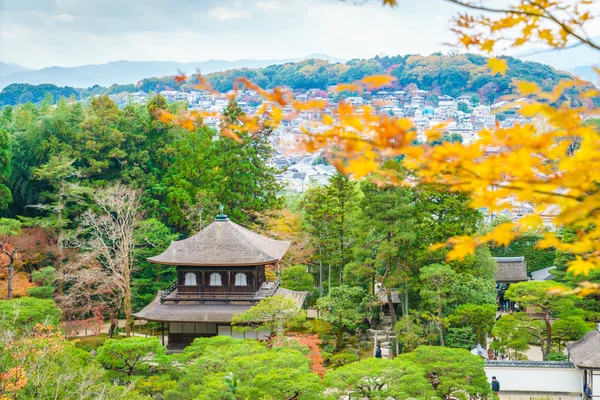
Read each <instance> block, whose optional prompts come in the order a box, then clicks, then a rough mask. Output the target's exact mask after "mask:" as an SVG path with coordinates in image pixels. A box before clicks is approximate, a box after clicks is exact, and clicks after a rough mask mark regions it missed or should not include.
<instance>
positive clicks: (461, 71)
mask: <svg viewBox="0 0 600 400" xmlns="http://www.w3.org/2000/svg"><path fill="white" fill-rule="evenodd" d="M504 59H505V60H506V61H507V63H508V66H509V69H508V70H507V74H506V76H499V75H497V76H494V75H493V74H492V73H491V72H490V70H489V68H487V60H488V59H487V58H486V57H483V56H480V55H476V54H469V53H467V54H458V53H452V54H442V53H434V54H431V55H429V56H421V55H405V56H401V55H398V56H393V57H390V56H383V57H380V56H376V57H375V58H370V59H353V60H350V61H348V62H346V63H330V62H328V61H324V60H318V59H310V60H305V61H300V62H291V63H286V64H282V65H271V66H268V67H266V68H255V69H251V68H242V69H232V70H228V71H223V72H214V73H211V74H208V75H207V76H206V78H207V79H208V81H209V82H210V83H211V84H212V85H213V87H214V88H215V89H217V90H218V91H221V92H227V91H229V90H232V89H233V82H234V79H235V78H239V77H242V76H245V77H247V78H249V79H250V80H252V81H253V82H254V83H256V84H258V85H260V86H261V87H264V88H274V87H277V86H288V87H290V88H292V89H298V90H306V89H322V90H325V89H327V88H328V87H329V86H332V85H336V84H338V83H351V82H354V81H357V80H360V79H362V78H365V77H367V76H370V75H375V74H391V75H392V76H394V77H396V78H397V81H396V82H395V86H396V87H397V88H404V87H406V86H408V85H409V84H411V83H413V84H415V85H417V86H418V88H419V89H422V90H427V91H431V92H434V93H437V94H445V95H449V96H452V97H457V96H459V95H460V94H462V93H463V92H477V91H478V90H480V89H482V88H484V89H485V88H487V89H488V90H493V91H495V92H496V93H497V95H503V94H508V93H511V90H512V86H511V82H512V81H513V80H515V79H516V80H525V81H530V82H536V83H538V84H539V85H540V86H541V87H542V88H543V89H544V90H550V89H551V88H552V87H554V86H555V85H556V84H557V83H558V82H559V81H560V80H561V79H571V78H572V75H571V74H569V73H567V72H563V71H558V70H556V69H554V68H552V67H550V66H548V65H543V64H540V63H535V62H528V61H521V60H519V59H516V58H513V57H504ZM173 72H174V73H175V72H176V71H173ZM194 83H197V82H196V80H195V78H194V77H192V78H190V79H189V80H188V81H186V82H184V83H182V84H178V83H177V81H176V79H175V77H174V76H166V77H151V78H146V79H143V80H141V81H140V82H138V83H137V84H136V85H133V84H130V85H116V84H115V85H112V86H110V87H108V88H105V87H101V86H97V85H96V86H93V87H90V88H87V89H76V88H70V87H64V88H60V87H57V86H55V85H50V84H46V85H29V84H12V85H9V86H7V87H6V88H4V90H3V91H2V92H0V106H2V105H15V104H20V103H26V102H28V101H31V102H34V103H38V102H41V101H42V100H43V99H44V97H45V96H46V94H47V93H48V94H50V95H52V97H53V98H54V99H55V100H58V99H59V98H60V97H62V96H64V97H70V96H75V98H76V99H80V98H85V97H89V96H93V95H97V94H108V95H110V94H115V93H119V92H135V91H138V90H139V91H142V92H146V93H151V92H160V91H162V90H175V89H178V90H183V91H189V90H194V88H193V84H194Z"/></svg>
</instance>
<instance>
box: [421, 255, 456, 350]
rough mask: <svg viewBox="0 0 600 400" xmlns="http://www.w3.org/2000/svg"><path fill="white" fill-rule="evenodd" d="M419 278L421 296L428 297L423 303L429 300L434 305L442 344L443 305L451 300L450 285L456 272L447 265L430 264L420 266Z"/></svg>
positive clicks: (442, 343)
mask: <svg viewBox="0 0 600 400" xmlns="http://www.w3.org/2000/svg"><path fill="white" fill-rule="evenodd" d="M419 278H420V280H421V285H422V286H421V287H422V288H421V298H422V299H428V301H425V302H424V304H427V303H428V302H430V303H433V305H434V309H433V310H434V311H435V312H436V314H437V315H436V318H435V323H436V325H437V329H438V334H439V339H440V345H441V346H444V306H445V305H446V304H448V302H449V301H451V300H452V297H451V296H452V286H453V284H454V283H455V282H456V279H457V276H456V273H455V272H454V271H453V270H452V268H451V267H450V266H448V265H445V264H432V265H429V266H427V267H423V268H421V273H420V275H419Z"/></svg>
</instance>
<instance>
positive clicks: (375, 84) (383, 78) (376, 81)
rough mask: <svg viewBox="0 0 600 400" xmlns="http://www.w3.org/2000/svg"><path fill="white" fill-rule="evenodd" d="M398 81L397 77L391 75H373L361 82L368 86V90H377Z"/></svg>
mask: <svg viewBox="0 0 600 400" xmlns="http://www.w3.org/2000/svg"><path fill="white" fill-rule="evenodd" d="M395 80H396V78H395V77H393V76H391V75H371V76H367V77H366V78H363V79H361V80H360V81H361V82H362V83H364V84H365V85H367V89H369V90H370V89H377V88H380V87H382V86H385V85H389V84H390V83H392V82H394V81H395Z"/></svg>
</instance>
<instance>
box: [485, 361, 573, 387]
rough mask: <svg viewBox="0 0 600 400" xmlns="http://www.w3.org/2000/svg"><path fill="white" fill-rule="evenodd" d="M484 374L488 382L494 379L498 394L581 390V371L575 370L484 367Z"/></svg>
mask: <svg viewBox="0 0 600 400" xmlns="http://www.w3.org/2000/svg"><path fill="white" fill-rule="evenodd" d="M485 374H486V375H487V377H488V381H489V382H491V381H492V376H495V377H496V379H497V380H498V381H499V382H500V392H503V391H509V392H546V393H548V392H554V393H581V391H582V389H583V371H581V370H578V369H575V368H527V367H513V368H510V367H487V366H486V367H485ZM490 384H491V383H490Z"/></svg>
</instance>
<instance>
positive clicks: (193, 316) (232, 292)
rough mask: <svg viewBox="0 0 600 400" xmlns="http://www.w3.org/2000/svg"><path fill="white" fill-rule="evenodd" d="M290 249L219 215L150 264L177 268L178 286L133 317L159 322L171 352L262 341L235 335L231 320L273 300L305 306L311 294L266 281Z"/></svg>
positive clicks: (251, 335) (259, 334)
mask: <svg viewBox="0 0 600 400" xmlns="http://www.w3.org/2000/svg"><path fill="white" fill-rule="evenodd" d="M289 245H290V244H289V243H288V242H284V241H280V240H274V239H270V238H267V237H264V236H261V235H258V234H256V233H254V232H252V231H250V230H248V229H246V228H243V227H242V226H240V225H238V224H236V223H234V222H232V221H230V220H229V219H228V218H227V216H226V215H223V214H220V215H218V216H217V218H216V219H215V221H214V222H213V223H211V224H210V225H209V226H207V227H206V228H204V229H203V230H201V231H200V232H198V233H196V234H195V235H193V236H191V237H189V238H187V239H184V240H179V241H175V242H172V243H171V244H170V246H169V248H168V249H167V250H165V251H164V252H163V253H161V254H159V255H157V256H154V257H151V258H148V261H150V262H151V263H155V264H162V265H174V266H176V271H177V272H176V273H177V281H176V282H174V283H173V284H172V285H171V286H170V287H169V288H168V289H167V290H164V291H161V292H159V293H158V295H157V296H156V298H155V299H154V300H153V301H152V302H151V303H150V304H148V305H147V306H146V307H145V308H144V309H142V310H141V311H139V312H137V313H135V314H133V317H135V318H137V319H143V320H147V321H155V322H160V325H161V337H162V343H163V345H165V344H166V346H167V349H168V350H169V351H170V352H176V351H181V350H182V349H183V348H184V347H185V346H187V345H188V344H190V343H191V342H192V341H193V340H194V339H195V338H197V337H210V336H217V335H225V336H233V337H236V338H246V339H259V340H260V339H263V338H265V337H266V332H260V331H248V332H235V331H233V330H232V327H231V320H232V318H233V316H234V315H235V314H238V313H243V312H244V311H246V310H248V309H249V308H250V307H252V306H253V305H254V304H256V303H258V302H259V301H260V300H262V299H265V298H267V297H270V296H277V295H282V296H284V297H288V298H291V299H293V300H294V301H295V302H296V304H297V306H298V307H299V308H300V307H301V306H302V304H303V303H304V299H305V298H306V295H307V292H297V291H293V290H288V289H284V288H282V287H280V286H279V280H278V279H277V280H275V281H267V279H266V275H265V269H266V268H269V267H273V266H275V265H276V264H277V263H278V262H279V261H280V260H281V258H282V257H283V256H284V254H285V253H286V252H287V250H288V248H289Z"/></svg>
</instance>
